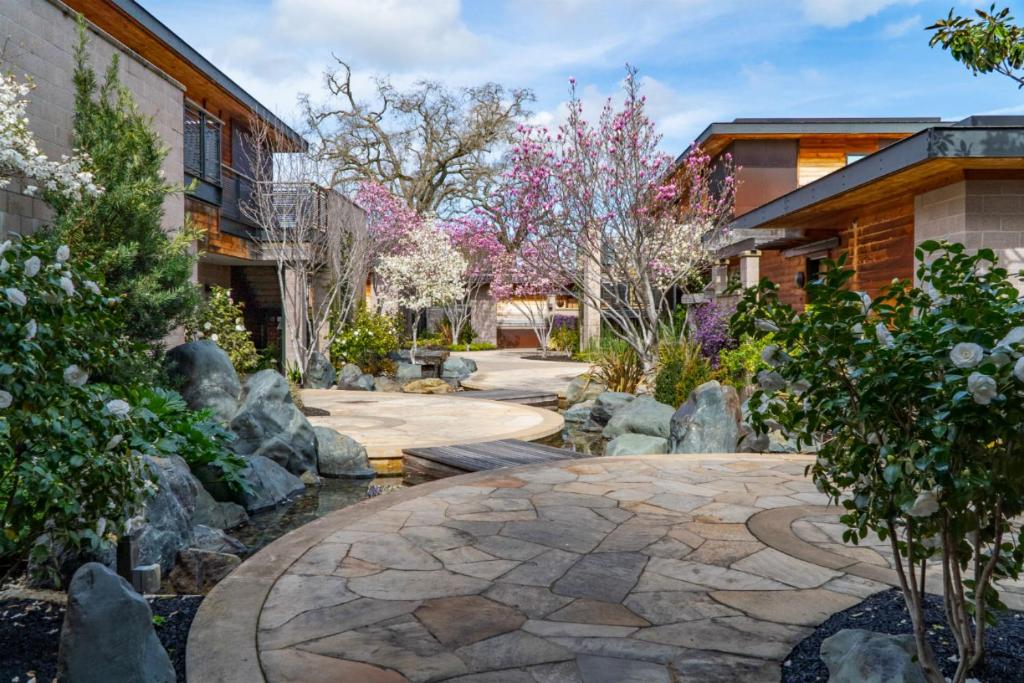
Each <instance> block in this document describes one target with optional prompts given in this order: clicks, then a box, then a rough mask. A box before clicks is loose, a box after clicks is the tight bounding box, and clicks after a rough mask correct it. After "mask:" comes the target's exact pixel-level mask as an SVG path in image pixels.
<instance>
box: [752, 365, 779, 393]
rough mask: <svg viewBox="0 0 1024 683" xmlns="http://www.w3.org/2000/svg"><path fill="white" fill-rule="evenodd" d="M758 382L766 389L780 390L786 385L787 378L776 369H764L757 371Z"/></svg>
mask: <svg viewBox="0 0 1024 683" xmlns="http://www.w3.org/2000/svg"><path fill="white" fill-rule="evenodd" d="M757 383H758V384H759V385H760V387H761V388H762V389H764V390H765V391H779V390H780V389H784V388H785V387H786V380H785V379H784V378H783V377H782V375H780V374H779V373H777V372H775V371H774V370H772V371H768V370H762V371H761V372H759V373H757Z"/></svg>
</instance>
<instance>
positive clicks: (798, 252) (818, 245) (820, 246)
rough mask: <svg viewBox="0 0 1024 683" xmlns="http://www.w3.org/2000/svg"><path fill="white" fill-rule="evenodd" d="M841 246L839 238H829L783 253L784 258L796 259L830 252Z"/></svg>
mask: <svg viewBox="0 0 1024 683" xmlns="http://www.w3.org/2000/svg"><path fill="white" fill-rule="evenodd" d="M838 246H839V238H838V237H829V238H826V239H823V240H818V241H817V242H810V243H808V244H801V245H799V246H796V247H793V248H791V249H786V250H784V251H783V252H782V257H783V258H794V257H796V256H807V255H809V254H815V253H817V252H819V251H828V250H829V249H834V248H836V247H838Z"/></svg>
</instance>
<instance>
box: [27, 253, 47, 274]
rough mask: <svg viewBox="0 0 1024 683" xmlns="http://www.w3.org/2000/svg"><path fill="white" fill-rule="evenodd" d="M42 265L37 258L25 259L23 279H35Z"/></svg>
mask: <svg viewBox="0 0 1024 683" xmlns="http://www.w3.org/2000/svg"><path fill="white" fill-rule="evenodd" d="M42 265H43V262H42V261H40V260H39V257H38V256H31V257H29V258H27V259H25V277H35V276H36V275H37V274H38V273H39V269H40V268H41V267H42Z"/></svg>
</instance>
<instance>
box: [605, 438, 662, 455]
mask: <svg viewBox="0 0 1024 683" xmlns="http://www.w3.org/2000/svg"><path fill="white" fill-rule="evenodd" d="M650 453H668V439H665V438H662V437H660V436H648V435H647V434H620V435H619V436H617V437H615V438H614V439H612V440H611V441H609V442H608V445H607V446H605V449H604V454H605V455H648V454H650Z"/></svg>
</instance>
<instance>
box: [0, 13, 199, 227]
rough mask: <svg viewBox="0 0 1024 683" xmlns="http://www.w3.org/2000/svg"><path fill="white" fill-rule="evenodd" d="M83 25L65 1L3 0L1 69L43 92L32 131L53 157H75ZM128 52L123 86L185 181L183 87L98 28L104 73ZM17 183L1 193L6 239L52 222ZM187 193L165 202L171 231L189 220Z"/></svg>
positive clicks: (32, 108)
mask: <svg viewBox="0 0 1024 683" xmlns="http://www.w3.org/2000/svg"><path fill="white" fill-rule="evenodd" d="M76 42H77V27H76V18H75V14H74V12H72V11H71V10H70V9H68V8H67V6H65V5H64V4H63V3H60V2H58V1H57V0H0V48H2V52H0V68H2V70H3V71H10V72H12V73H13V74H14V75H15V76H16V77H17V78H18V79H19V80H23V79H25V78H26V76H27V77H29V78H31V80H32V82H33V83H34V84H35V90H33V91H32V93H31V94H30V95H29V101H30V104H29V107H28V115H29V120H30V127H31V128H32V131H33V132H34V133H35V134H36V139H37V140H38V141H39V145H40V148H41V149H42V151H43V152H44V153H46V154H47V155H48V156H49V157H50V158H55V159H59V158H60V156H61V155H62V154H68V155H70V154H71V133H72V126H73V122H74V88H73V85H72V83H71V76H72V71H73V69H74V55H73V51H74V47H75V44H76ZM115 54H118V55H120V77H121V82H122V83H123V84H124V85H125V87H127V88H128V89H129V90H130V91H131V93H132V95H133V96H134V98H135V101H136V103H137V104H138V105H139V109H140V111H142V112H143V113H144V114H146V115H147V116H151V117H153V125H154V127H155V128H156V130H157V132H158V133H159V134H160V137H161V138H162V139H163V140H164V142H165V144H166V145H167V147H168V148H169V153H168V155H167V158H166V159H165V160H164V165H163V168H164V173H166V175H167V178H168V179H169V180H170V182H172V183H180V182H181V179H182V172H183V168H184V145H183V142H182V107H183V97H184V89H183V88H182V86H181V85H180V84H179V83H177V82H176V81H174V80H173V79H171V78H170V77H168V76H167V75H166V74H164V73H163V72H162V71H160V70H158V69H156V68H155V67H154V66H153V65H151V64H150V63H149V62H147V61H145V60H143V59H142V58H141V57H140V56H138V55H136V54H135V53H134V52H132V51H131V50H130V49H128V48H127V47H125V46H124V45H121V44H120V43H118V42H117V41H115V40H113V39H112V38H111V37H109V36H107V35H106V34H104V33H102V32H100V31H98V30H97V29H95V28H92V29H91V30H90V34H89V57H90V60H91V62H92V65H93V68H94V69H95V70H96V72H97V73H98V74H100V75H101V76H102V74H104V73H105V72H106V70H107V67H108V65H109V64H110V60H111V58H112V57H113V56H114V55H115ZM20 190H21V188H20V186H18V185H17V184H15V183H12V185H11V186H10V188H9V189H8V190H0V236H2V235H4V234H6V233H9V232H19V233H23V234H28V233H30V232H33V231H35V230H37V229H38V228H39V227H40V226H42V225H45V224H46V222H47V221H48V220H49V218H50V213H49V208H48V207H47V206H46V205H45V204H44V203H43V202H42V201H41V200H39V199H35V198H32V197H27V196H25V195H24V194H21V192H20ZM184 206H185V205H184V198H183V196H182V195H181V194H177V195H172V196H170V197H168V198H167V199H166V201H165V203H164V221H163V225H164V228H165V229H166V230H168V231H170V230H174V229H176V228H179V227H181V225H182V222H183V217H184Z"/></svg>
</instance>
